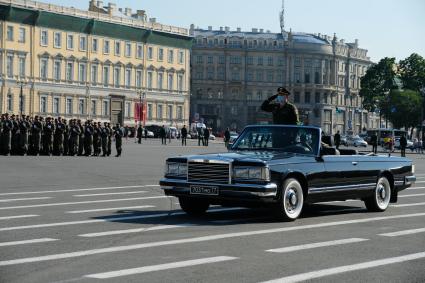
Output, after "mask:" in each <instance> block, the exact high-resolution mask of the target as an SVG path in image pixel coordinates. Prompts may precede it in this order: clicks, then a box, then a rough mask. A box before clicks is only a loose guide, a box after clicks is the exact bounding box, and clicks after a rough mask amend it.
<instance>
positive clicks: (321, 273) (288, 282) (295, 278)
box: [263, 252, 425, 283]
mask: <svg viewBox="0 0 425 283" xmlns="http://www.w3.org/2000/svg"><path fill="white" fill-rule="evenodd" d="M421 258H425V252H421V253H415V254H408V255H404V256H397V257H390V258H384V259H379V260H372V261H368V262H363V263H357V264H351V265H344V266H338V267H332V268H327V269H322V270H316V271H311V272H307V273H301V274H296V275H292V276H287V277H282V278H279V279H275V280H270V281H266V282H263V283H278V282H279V283H282V282H285V283H293V282H301V281H307V280H312V279H317V278H322V277H326V276H331V275H336V274H341V273H345V272H350V271H355V270H362V269H369V268H374V267H378V266H383V265H388V264H394V263H401V262H405V261H411V260H416V259H421Z"/></svg>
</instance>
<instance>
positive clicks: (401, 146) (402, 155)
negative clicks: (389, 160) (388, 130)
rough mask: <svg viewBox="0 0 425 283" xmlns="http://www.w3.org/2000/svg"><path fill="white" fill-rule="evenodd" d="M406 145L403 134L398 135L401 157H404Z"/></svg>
mask: <svg viewBox="0 0 425 283" xmlns="http://www.w3.org/2000/svg"><path fill="white" fill-rule="evenodd" d="M406 146H407V139H406V137H405V135H404V134H402V135H401V137H400V149H401V157H406Z"/></svg>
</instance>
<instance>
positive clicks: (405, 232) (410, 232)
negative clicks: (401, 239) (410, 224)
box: [379, 228, 425, 237]
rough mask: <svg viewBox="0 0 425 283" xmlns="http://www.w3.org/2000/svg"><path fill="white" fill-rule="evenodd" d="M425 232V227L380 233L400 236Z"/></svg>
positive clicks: (385, 235)
mask: <svg viewBox="0 0 425 283" xmlns="http://www.w3.org/2000/svg"><path fill="white" fill-rule="evenodd" d="M424 232H425V228H419V229H411V230H403V231H399V232H391V233H384V234H379V236H384V237H398V236H404V235H411V234H417V233H424Z"/></svg>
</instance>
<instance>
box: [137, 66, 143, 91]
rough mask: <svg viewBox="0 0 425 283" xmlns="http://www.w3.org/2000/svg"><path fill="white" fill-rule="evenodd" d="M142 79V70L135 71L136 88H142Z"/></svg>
mask: <svg viewBox="0 0 425 283" xmlns="http://www.w3.org/2000/svg"><path fill="white" fill-rule="evenodd" d="M142 79H143V72H142V70H137V71H136V87H138V88H141V87H142Z"/></svg>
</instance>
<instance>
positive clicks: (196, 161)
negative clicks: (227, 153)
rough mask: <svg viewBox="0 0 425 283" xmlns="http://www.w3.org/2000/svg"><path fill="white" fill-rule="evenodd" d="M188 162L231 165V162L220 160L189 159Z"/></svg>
mask: <svg viewBox="0 0 425 283" xmlns="http://www.w3.org/2000/svg"><path fill="white" fill-rule="evenodd" d="M187 162H190V163H203V164H208V163H217V164H229V163H231V162H230V160H218V159H188V160H187Z"/></svg>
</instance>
